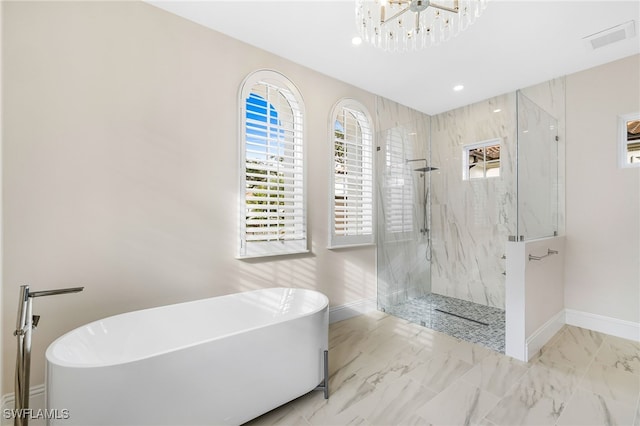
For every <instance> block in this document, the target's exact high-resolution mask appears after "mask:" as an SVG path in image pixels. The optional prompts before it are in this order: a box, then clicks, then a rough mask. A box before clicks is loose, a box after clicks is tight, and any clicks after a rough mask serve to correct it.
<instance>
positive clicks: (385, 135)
mask: <svg viewBox="0 0 640 426" xmlns="http://www.w3.org/2000/svg"><path fill="white" fill-rule="evenodd" d="M558 88H559V89H560V90H558ZM527 94H530V95H532V96H533V98H534V99H536V100H537V101H539V100H540V99H541V98H544V96H547V97H549V94H551V96H552V97H554V96H555V98H553V99H550V100H549V102H548V105H551V106H552V107H558V110H560V111H562V109H561V108H560V106H561V105H563V104H564V81H563V80H555V81H553V82H552V83H550V85H549V87H541V88H539V89H535V90H529V91H527ZM540 94H541V96H538V95H540ZM543 101H544V99H543ZM379 102H380V104H379V105H378V108H379V109H382V110H384V112H385V113H389V114H390V115H391V116H390V117H385V119H386V122H383V121H382V120H381V121H380V122H379V123H378V124H379V126H380V127H379V129H380V130H379V132H378V133H377V140H378V149H377V156H376V170H377V192H378V225H377V252H378V254H377V257H378V262H377V264H378V308H379V309H381V310H383V311H385V312H387V313H389V314H391V315H395V316H398V317H401V318H404V319H406V320H408V321H411V322H415V323H418V324H422V325H424V326H426V327H429V328H432V329H435V330H438V331H441V332H444V333H447V334H449V335H452V336H454V337H457V338H460V339H464V340H467V341H471V342H473V343H479V344H482V345H484V346H487V347H489V348H491V349H493V350H496V351H498V352H504V349H505V276H506V261H507V260H506V256H505V251H506V242H507V241H508V240H509V239H510V238H514V236H518V237H517V238H520V235H521V233H524V236H523V238H525V239H527V238H537V237H540V236H544V235H553V234H554V233H557V230H558V226H557V224H558V217H559V216H560V211H561V210H562V209H561V207H560V206H559V201H558V200H559V199H560V198H559V196H558V191H559V190H561V187H562V185H561V184H560V180H559V179H558V167H557V164H558V155H557V153H558V140H559V133H558V132H559V128H560V127H561V126H560V125H559V123H558V120H557V119H555V118H554V117H553V116H552V115H551V114H548V113H547V112H546V111H545V110H544V109H543V108H542V107H540V106H539V104H538V103H536V102H534V101H533V100H531V99H529V98H528V97H527V96H525V94H524V93H523V92H520V91H518V92H516V93H511V94H507V95H502V96H499V97H496V98H492V99H489V100H487V101H484V102H480V103H478V104H474V105H470V106H467V107H463V108H460V109H457V110H454V111H449V112H446V113H442V114H438V115H435V116H427V115H425V114H421V113H418V112H416V111H411V110H408V109H407V110H406V111H405V110H403V109H402V108H398V107H390V106H389V105H386V104H384V101H383V100H379ZM542 104H543V105H545V106H547V104H545V103H544V102H542ZM381 116H382V114H379V115H378V117H381ZM385 124H386V125H385ZM554 153H555V156H554V155H553V154H554ZM465 156H466V157H465ZM432 165H436V166H437V167H433V166H432ZM471 169H473V170H471ZM470 171H471V172H470ZM519 225H520V226H519ZM538 230H540V231H538Z"/></svg>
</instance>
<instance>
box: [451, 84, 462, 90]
mask: <svg viewBox="0 0 640 426" xmlns="http://www.w3.org/2000/svg"><path fill="white" fill-rule="evenodd" d="M462 89H464V86H463V85H462V84H458V85H457V86H453V91H454V92H459V91H461V90H462Z"/></svg>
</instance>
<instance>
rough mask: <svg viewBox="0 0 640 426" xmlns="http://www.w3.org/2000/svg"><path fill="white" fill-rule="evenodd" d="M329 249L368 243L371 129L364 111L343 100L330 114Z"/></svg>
mask: <svg viewBox="0 0 640 426" xmlns="http://www.w3.org/2000/svg"><path fill="white" fill-rule="evenodd" d="M331 117H332V122H331V129H330V133H331V146H332V148H333V149H332V161H331V162H332V173H331V176H332V179H331V181H332V182H331V215H330V220H331V223H330V227H329V229H330V232H331V234H330V236H329V246H330V247H344V246H352V245H360V244H372V243H373V242H374V234H373V129H372V126H371V118H370V116H369V114H368V112H367V110H366V109H365V108H364V107H363V106H362V105H361V104H360V103H359V102H356V101H354V100H352V99H343V100H341V101H339V102H338V103H337V104H336V105H335V107H334V108H333V112H332V114H331Z"/></svg>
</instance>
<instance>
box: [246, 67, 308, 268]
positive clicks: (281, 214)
mask: <svg viewBox="0 0 640 426" xmlns="http://www.w3.org/2000/svg"><path fill="white" fill-rule="evenodd" d="M240 122H241V124H240V157H241V160H240V161H241V164H240V192H241V194H240V199H241V200H240V218H239V222H240V227H239V228H240V241H239V253H238V256H239V257H258V256H273V255H279V254H291V253H302V252H306V251H308V249H307V229H306V223H307V220H306V201H305V182H304V175H305V170H304V163H305V159H304V104H303V102H302V97H301V96H300V93H299V91H298V89H297V88H296V87H295V86H294V85H293V83H292V82H291V81H290V80H289V79H287V78H286V77H285V76H283V75H282V74H280V73H278V72H275V71H269V70H259V71H256V72H254V73H252V74H250V75H249V76H248V77H247V78H246V79H245V81H244V83H243V84H242V88H241V90H240Z"/></svg>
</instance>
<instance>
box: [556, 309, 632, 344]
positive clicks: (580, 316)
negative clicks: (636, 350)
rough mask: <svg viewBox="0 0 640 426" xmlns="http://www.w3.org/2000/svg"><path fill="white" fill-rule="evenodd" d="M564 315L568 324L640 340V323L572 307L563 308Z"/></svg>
mask: <svg viewBox="0 0 640 426" xmlns="http://www.w3.org/2000/svg"><path fill="white" fill-rule="evenodd" d="M565 316H566V319H565V321H566V323H567V324H569V325H574V326H576V327H581V328H586V329H588V330H593V331H599V332H600V333H604V334H609V335H611V336H616V337H622V338H623V339H629V340H634V341H636V342H640V323H637V322H633V321H625V320H621V319H617V318H611V317H605V316H604V315H597V314H591V313H589V312H581V311H575V310H573V309H565Z"/></svg>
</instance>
